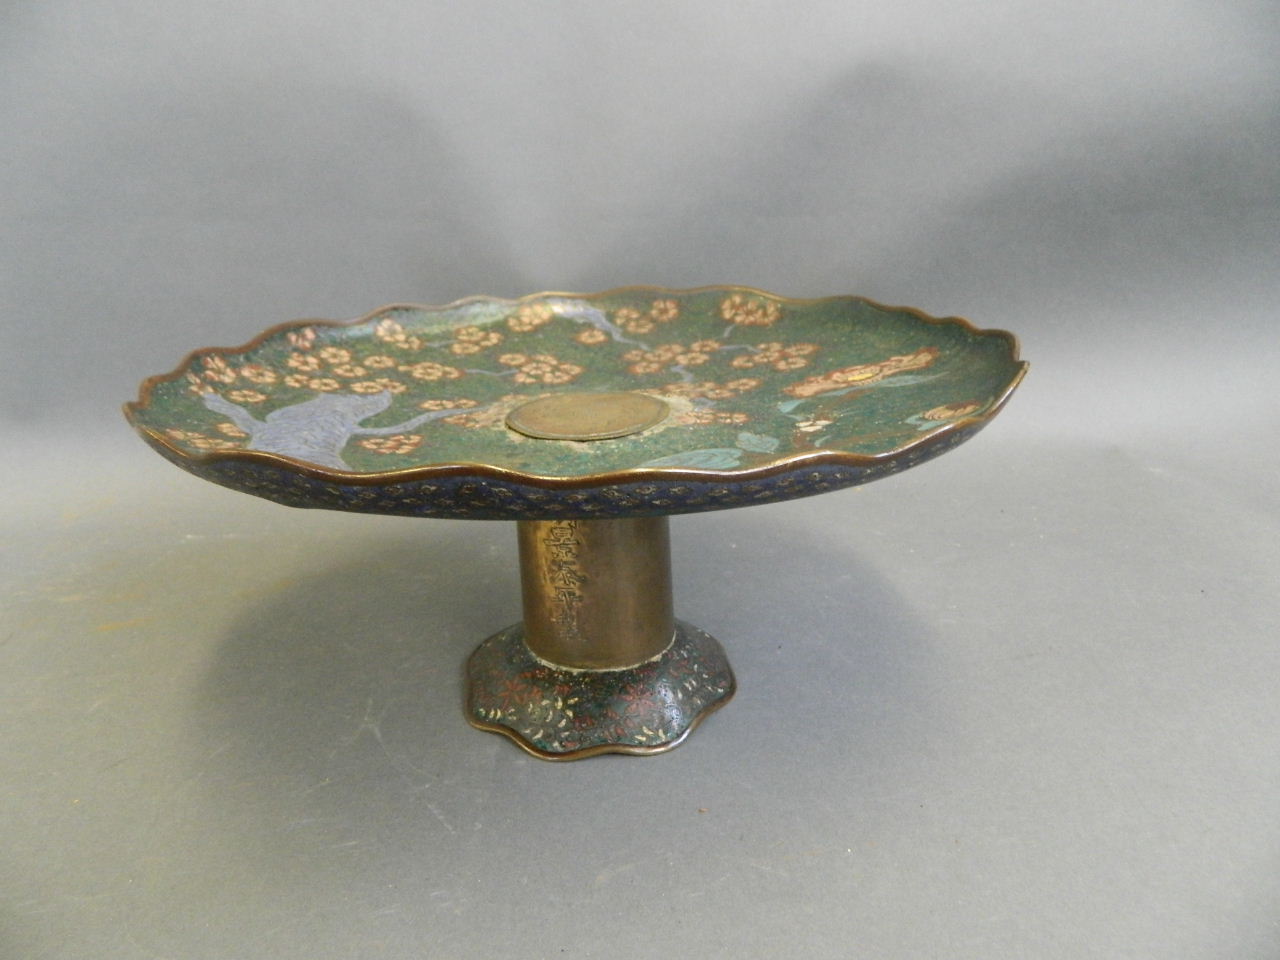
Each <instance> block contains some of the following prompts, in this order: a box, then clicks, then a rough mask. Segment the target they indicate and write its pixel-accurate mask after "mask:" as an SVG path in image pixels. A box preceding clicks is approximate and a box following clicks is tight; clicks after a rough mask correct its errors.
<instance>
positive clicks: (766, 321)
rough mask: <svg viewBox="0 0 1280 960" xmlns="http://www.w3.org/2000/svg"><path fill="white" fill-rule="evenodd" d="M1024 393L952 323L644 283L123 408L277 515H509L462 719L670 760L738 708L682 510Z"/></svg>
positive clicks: (409, 331)
mask: <svg viewBox="0 0 1280 960" xmlns="http://www.w3.org/2000/svg"><path fill="white" fill-rule="evenodd" d="M1025 372H1026V364H1025V363H1023V362H1022V361H1021V360H1019V359H1018V348H1017V343H1016V341H1015V340H1014V338H1013V336H1012V335H1010V334H1008V333H1004V332H1003V331H999V330H978V329H976V328H974V327H973V326H971V325H970V324H969V323H967V322H966V321H964V320H959V319H955V318H947V319H934V318H931V317H927V316H925V315H924V314H921V313H919V312H917V311H915V310H910V309H906V308H903V307H884V306H880V305H878V304H875V303H871V302H870V301H868V300H862V299H859V298H856V297H831V298H827V299H822V300H791V299H786V298H783V297H776V296H773V295H772V294H768V293H764V292H763V291H760V290H753V289H749V288H745V287H716V288H707V289H701V290H662V289H656V288H640V287H634V288H628V289H623V290H614V291H611V292H608V293H600V294H591V295H571V294H549V293H548V294H538V295H536V296H531V297H525V298H523V299H521V300H498V299H494V298H490V297H478V298H474V299H471V300H463V301H459V302H458V303H454V304H451V305H449V306H444V307H418V306H391V307H384V308H382V309H381V310H377V311H375V312H374V313H371V314H369V315H368V316H367V317H364V318H362V319H360V320H356V321H354V322H351V323H345V324H344V323H331V322H327V321H299V322H296V323H290V324H285V325H283V326H279V327H275V328H273V329H271V330H268V331H267V332H266V333H264V334H262V335H261V336H259V337H258V338H257V339H255V340H253V341H251V342H250V343H248V344H245V345H244V346H242V347H235V348H227V349H207V350H198V351H196V352H195V353H193V354H191V355H190V356H189V357H188V358H187V359H186V360H185V361H184V362H183V363H182V365H181V366H180V367H179V368H178V369H177V370H175V371H173V372H172V373H168V374H164V375H162V376H157V377H152V378H151V379H149V380H146V381H145V382H144V383H143V385H142V391H141V396H140V397H139V399H138V401H137V402H135V403H131V404H129V405H128V406H127V407H126V415H127V416H128V418H129V420H130V422H131V423H132V424H133V425H134V427H135V428H136V429H137V430H138V431H139V432H140V433H141V434H142V436H143V437H144V438H145V439H146V440H147V442H148V443H150V444H151V446H152V447H154V448H155V449H156V450H157V451H159V453H160V454H161V455H163V456H164V457H166V458H168V459H169V460H171V461H172V462H173V463H175V464H177V465H178V466H180V467H182V468H183V469H185V470H188V471H190V472H191V473H194V474H196V475H197V476H200V477H203V478H205V479H206V480H211V481H213V482H214V483H219V484H222V485H224V486H227V487H232V488H235V489H237V490H242V491H244V492H245V493H251V494H254V495H256V496H260V497H266V498H268V499H270V500H274V501H276V502H278V503H283V504H288V505H290V506H297V507H324V508H330V509H335V510H355V511H362V512H366V513H389V514H400V515H407V516H420V517H467V518H473V519H485V520H493V519H505V520H515V521H517V537H516V539H517V543H518V547H519V556H520V578H521V604H522V608H523V619H522V620H521V621H520V622H518V623H515V624H512V625H511V626H508V627H507V628H505V629H503V630H501V631H499V632H498V633H495V634H494V635H492V636H491V637H489V638H488V639H487V640H485V641H484V642H483V643H482V644H481V645H480V646H479V647H478V648H477V649H476V651H475V652H474V653H473V654H472V656H471V658H470V660H469V661H468V664H467V701H466V702H467V706H466V710H467V719H468V721H469V722H470V723H471V724H472V725H473V726H475V727H478V728H480V729H482V730H489V731H493V732H496V733H500V734H503V735H504V736H507V737H509V738H511V739H512V740H513V741H514V742H515V743H517V744H518V745H519V746H520V747H521V748H523V749H524V750H526V751H527V752H529V753H531V754H533V755H534V756H537V757H541V758H543V759H548V760H575V759H579V758H582V757H589V756H593V755H595V754H599V753H627V754H652V753H662V752H664V751H667V750H670V749H672V748H673V747H675V746H678V745H679V744H681V743H683V742H684V741H685V739H686V738H687V737H688V735H689V734H690V732H691V731H692V730H693V729H694V728H695V727H696V726H697V725H698V724H699V723H700V722H701V721H702V720H704V719H705V718H706V717H708V716H709V715H711V714H712V713H714V712H715V711H716V710H718V709H719V708H720V707H722V706H723V705H724V704H725V703H727V702H728V701H729V699H730V698H731V697H732V696H733V693H734V690H735V689H736V680H735V678H734V675H733V671H732V669H731V668H730V666H729V661H728V658H727V656H726V655H725V651H724V649H723V648H722V647H721V645H720V643H719V641H718V640H716V638H714V637H712V636H710V635H709V634H707V633H705V632H704V631H702V630H700V629H698V628H697V627H695V626H691V625H690V624H687V623H683V622H682V621H680V620H677V619H676V618H675V615H674V609H673V603H672V587H671V561H670V538H669V532H668V515H670V514H678V513H688V512H693V511H701V510H719V509H724V508H727V507H739V506H749V505H752V504H758V503H769V502H772V501H778V500H788V499H792V498H795V497H802V496H808V495H810V494H815V493H822V492H824V491H827V490H835V489H839V488H841V487H848V486H852V485H854V484H858V483H865V482H867V481H868V480H874V479H876V478H877V477H882V476H885V475H887V474H890V473H895V472H897V471H899V470H903V469H905V468H907V467H911V466H914V465H915V464H918V463H921V462H923V461H924V460H927V459H929V458H931V457H934V456H937V455H938V454H940V453H943V452H945V451H946V450H949V449H951V448H952V447H954V446H956V445H957V444H959V443H961V442H963V441H965V440H967V439H968V438H970V437H972V436H973V435H974V434H975V433H976V432H977V431H978V430H980V429H982V427H983V426H985V425H986V424H987V423H988V422H990V420H991V418H992V417H994V416H995V415H996V413H997V412H999V410H1000V409H1001V408H1002V407H1003V406H1004V404H1005V402H1006V401H1007V400H1008V399H1009V396H1010V395H1011V394H1012V392H1013V390H1014V389H1015V388H1016V387H1017V385H1018V383H1019V381H1020V380H1021V379H1022V376H1023V374H1024V373H1025ZM779 706H780V705H775V707H774V708H772V709H775V710H776V709H778V707H779ZM837 706H838V705H837ZM827 712H831V713H836V714H838V713H839V710H838V708H837V709H835V710H832V711H827Z"/></svg>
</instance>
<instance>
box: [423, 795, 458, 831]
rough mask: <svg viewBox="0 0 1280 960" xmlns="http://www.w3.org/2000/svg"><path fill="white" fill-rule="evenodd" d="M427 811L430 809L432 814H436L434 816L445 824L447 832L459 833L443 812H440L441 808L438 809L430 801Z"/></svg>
mask: <svg viewBox="0 0 1280 960" xmlns="http://www.w3.org/2000/svg"><path fill="white" fill-rule="evenodd" d="M427 809H428V810H430V811H431V812H432V814H434V815H435V818H436V819H437V820H439V821H440V822H441V823H443V824H444V828H445V829H446V830H448V831H449V832H450V833H457V832H458V831H457V830H455V829H454V828H453V824H452V823H450V822H449V820H448V818H447V817H446V816H445V815H444V814H443V813H441V812H440V808H439V807H437V806H436V805H435V804H434V803H432V802H431V801H430V800H428V801H427Z"/></svg>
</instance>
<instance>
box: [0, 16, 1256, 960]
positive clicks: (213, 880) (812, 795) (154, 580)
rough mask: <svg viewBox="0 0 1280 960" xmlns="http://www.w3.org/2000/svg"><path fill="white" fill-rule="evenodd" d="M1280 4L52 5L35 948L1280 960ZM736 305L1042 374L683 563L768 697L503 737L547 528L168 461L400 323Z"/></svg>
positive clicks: (37, 538)
mask: <svg viewBox="0 0 1280 960" xmlns="http://www.w3.org/2000/svg"><path fill="white" fill-rule="evenodd" d="M1277 9H1278V8H1277V7H1276V5H1275V4H1274V3H1270V2H1252V3H1250V2H1219V3H1210V2H1204V0H1201V2H1191V0H1184V2H1166V3H1156V2H1145V3H1125V4H1117V3H1114V2H1106V3H1104V2H1094V0H1075V2H1070V3H1066V2H1031V0H1026V2H1015V0H993V2H990V3H984V4H972V3H969V4H944V3H940V2H927V0H916V2H899V3H894V4H864V3H836V2H811V3H802V4H798V5H790V4H782V3H749V2H742V0H739V2H734V3H727V2H698V3H693V2H686V3H674V2H657V3H654V2H650V3H614V2H594V3H585V2H580V3H575V2H567V0H559V2H538V3H533V2H527V3H516V2H472V3H465V4H464V3H456V4H443V3H408V2H405V3H392V2H372V3H362V4H352V3H349V2H342V3H339V2H316V3H271V4H261V3H254V4H250V3H245V2H225V3H216V4H213V3H203V4H195V3H166V4H150V3H142V2H136V0H135V2H129V0H121V2H115V3H109V2H102V3H91V2H82V0H66V2H49V3H22V4H19V3H10V4H7V5H5V7H4V9H3V12H2V13H0V58H2V59H0V64H2V74H0V81H2V83H0V98H2V99H0V129H3V131H4V135H3V138H2V140H0V158H3V163H2V164H0V203H3V211H2V213H3V216H2V217H0V258H2V259H0V262H2V263H3V264H4V268H3V272H2V274H0V323H3V325H4V326H3V330H2V331H0V334H2V340H0V342H2V343H3V347H2V349H3V376H2V377H0V402H2V404H3V407H2V408H0V415H2V417H3V421H2V422H3V426H4V430H5V448H6V451H7V452H8V455H7V456H6V457H5V458H4V459H3V460H2V461H0V474H2V475H3V483H4V487H3V489H4V491H5V496H4V513H3V528H2V529H3V537H4V543H5V545H6V555H7V558H8V559H7V562H6V564H5V566H4V570H3V573H2V574H0V588H2V589H3V609H4V614H3V617H4V620H3V631H2V633H0V825H2V826H3V831H2V834H0V956H3V957H5V958H8V957H13V958H59V960H61V958H111V960H114V958H122V960H123V958H129V960H133V958H170V957H172V958H259V957H261V958H294V957H297V958H329V957H333V958H347V957H351V958H371V957H392V958H400V957H406V958H407V957H433V958H434V957H442V958H448V957H471V956H477V957H479V956H486V957H493V956H499V957H501V956H512V955H516V954H519V955H521V956H535V957H555V956H572V957H606V956H608V957H618V958H622V957H637V958H640V957H644V958H648V957H653V956H661V955H666V954H669V953H678V954H679V955H682V956H730V955H732V956H748V957H756V956H759V957H772V956H780V955H796V956H813V957H838V958H844V957H854V956H857V957H863V956H866V957H940V958H984V960H987V958H991V957H1037V958H1057V957H1062V958H1081V957H1105V958H1116V957H1135V958H1202V957H1203V958H1210V957H1212V958H1219V957H1220V958H1276V957H1280V819H1278V818H1277V810H1278V805H1277V797H1278V796H1280V702H1278V699H1277V696H1276V681H1277V678H1278V677H1280V649H1278V648H1277V644H1276V639H1277V636H1278V635H1280V600H1278V598H1277V593H1278V590H1277V573H1276V571H1277V566H1278V564H1280V548H1278V547H1277V543H1278V539H1277V535H1278V534H1280V507H1278V504H1280V482H1278V481H1277V468H1280V442H1278V441H1277V440H1276V430H1277V427H1280V416H1278V413H1280V406H1278V404H1277V401H1276V397H1275V389H1274V386H1273V385H1272V384H1273V382H1274V376H1275V370H1276V367H1277V362H1278V361H1280V337H1278V336H1277V332H1276V329H1275V310H1274V306H1273V305H1274V303H1275V302H1276V295H1277V293H1280V290H1278V289H1277V288H1278V287H1280V283H1278V282H1277V273H1278V272H1277V270H1276V264H1277V262H1280V258H1278V256H1277V255H1278V254H1280V243H1278V242H1277V240H1278V237H1280V189H1278V187H1280V168H1278V165H1277V156H1278V148H1280V110H1278V106H1280V71H1278V70H1277V67H1276V62H1277V52H1278V51H1280V44H1278V42H1277V41H1278V39H1280V36H1278V35H1280V15H1278V14H1277ZM646 282H647V283H657V284H663V285H668V286H676V287H679V286H694V285H701V284H706V283H713V282H739V283H747V284H751V285H755V286H760V287H764V288H766V289H771V290H775V291H777V292H779V293H783V294H789V295H796V296H819V295H824V294H835V293H846V292H856V293H861V294H863V295H866V296H870V297H872V298H875V299H878V300H882V301H886V302H891V303H910V304H912V305H914V306H918V307H920V308H923V309H925V310H927V311H929V312H931V313H935V314H961V315H965V316H968V317H970V318H971V319H973V320H974V321H975V322H976V323H978V324H979V325H981V326H994V327H1005V328H1008V329H1011V330H1014V331H1016V332H1017V333H1019V334H1020V336H1021V338H1022V340H1023V345H1024V354H1025V355H1026V356H1027V358H1028V359H1030V360H1031V361H1032V364H1033V367H1032V371H1031V374H1030V375H1029V377H1028V379H1027V381H1026V383H1025V384H1024V386H1023V388H1022V390H1021V391H1020V392H1019V394H1018V395H1017V396H1015V397H1014V399H1013V401H1012V402H1011V404H1010V406H1009V409H1008V410H1007V411H1006V412H1005V413H1004V414H1003V415H1002V416H1001V417H1000V418H999V419H998V420H997V421H996V423H995V424H993V425H992V426H991V428H990V429H989V430H987V431H986V432H985V433H984V434H983V435H982V436H981V437H979V438H978V439H977V440H976V441H975V442H974V443H972V444H969V445H967V446H965V447H963V448H962V449H960V450H958V451H956V452H955V453H954V454H951V455H949V456H947V457H946V458H944V459H942V460H939V461H937V462H935V463H933V464H930V465H927V466H925V467H923V468H921V469H919V470H916V471H911V472H909V473H907V474H904V475H902V476H900V477H895V478H892V479H890V480H889V481H887V482H883V483H876V484H872V485H870V486H868V487H865V488H862V489H860V490H856V491H846V492H842V493H838V494H832V495H829V496H825V497H819V498H816V499H813V500H805V501H797V502H794V503H788V504H780V505H776V506H771V507H763V508H757V509H752V510H739V511H731V512H727V513H721V514H707V515H701V516H694V517H686V518H681V519H678V520H676V521H675V522H674V523H673V533H674V540H675V543H674V546H675V551H676V577H677V590H678V594H677V604H678V608H679V611H680V614H681V616H683V617H684V618H685V619H688V620H691V621H693V622H695V623H698V624H699V625H700V626H702V627H704V628H705V629H707V630H709V631H711V632H712V633H714V634H716V635H717V636H719V637H720V638H721V639H722V640H723V641H725V643H726V645H727V646H728V647H729V649H730V653H731V656H732V658H733V662H734V665H735V667H736V670H737V672H738V678H739V683H740V693H739V695H738V698H737V699H736V700H735V702H734V703H733V704H732V705H731V706H730V707H729V708H728V709H726V710H725V711H723V712H722V713H719V714H717V715H716V716H715V717H714V718H713V719H712V720H710V721H709V722H708V723H707V724H706V725H705V726H704V727H703V728H701V729H700V730H699V731H698V732H697V733H696V734H695V736H694V737H693V738H692V739H691V740H690V742H689V743H688V744H687V745H686V746H684V747H682V748H681V749H679V750H677V751H675V752H673V753H671V754H667V755H665V756H662V757H658V758H653V759H646V760H636V759H632V758H618V757H605V758H598V759H595V760H590V761H586V762H583V763H578V764H568V765H553V764H546V763H542V762H539V761H536V760H533V759H531V758H528V757H526V756H525V755H523V754H522V753H520V752H519V751H518V750H516V749H515V748H514V747H513V746H512V745H510V744H509V743H508V742H507V741H505V740H503V739H501V738H498V737H494V736H490V735H487V734H483V733H480V732H477V731H473V730H471V729H470V728H469V727H468V726H467V725H466V724H465V721H464V720H463V717H462V713H461V709H460V704H459V700H460V689H459V688H460V675H459V674H460V667H461V663H462V661H463V659H464V658H465V656H466V654H467V653H468V651H469V650H470V649H471V648H472V646H474V644H475V643H477V642H478V641H479V640H480V639H481V638H483V637H484V636H486V635H487V634H489V633H491V632H493V631H494V630H497V629H499V628H501V627H502V626H505V625H506V624H507V623H508V622H510V621H512V620H514V619H516V617H517V615H518V614H517V606H518V604H517V596H518V584H517V579H516V570H515V553H514V531H513V530H512V529H511V528H510V527H509V526H508V525H504V524H486V523H471V524H467V523H461V522H446V521H432V522H430V523H412V522H409V521H405V520H396V519H389V518H377V517H361V516H345V515H341V514H336V513H335V514H324V513H311V512H302V511H289V510H284V509H281V508H279V507H277V506H275V505H273V504H269V503H267V502H265V501H259V500H255V499H252V498H249V497H245V496H240V495H237V494H234V493H231V492H229V491H225V490H222V489H220V488H216V487H213V486H210V485H206V484H201V483H199V482H198V481H196V480H194V479H192V478H190V477H186V476H184V475H182V474H181V473H179V472H178V471H175V470H173V469H172V468H171V467H169V466H168V465H167V464H165V463H163V462H162V461H161V460H160V459H159V458H157V457H155V456H154V455H153V454H151V453H150V452H149V451H148V450H146V448H145V447H144V446H143V445H142V444H141V443H140V442H139V441H138V440H137V439H136V438H134V437H133V436H132V435H131V434H130V433H129V431H128V430H127V428H126V427H125V425H124V424H123V422H122V421H121V420H120V418H119V415H118V404H119V403H120V402H121V401H123V400H125V399H128V398H129V397H131V396H132V395H133V393H134V390H135V387H136V383H137V381H138V380H140V379H141V378H142V377H143V376H145V375H148V374H151V373H155V372H159V371H162V370H167V369H170V368H171V367H172V366H173V365H174V364H175V363H176V362H177V360H178V359H179V358H180V356H181V355H182V354H183V353H185V352H186V351H187V350H188V349H190V348H192V347H195V346H200V345H205V344H210V343H221V344H232V343H239V342H242V341H244V340H246V339H248V338H249V337H250V336H252V335H253V334H255V333H256V332H258V331H259V330H260V329H262V328H263V327H265V326H267V325H269V324H273V323H276V322H279V321H281V320H286V319H291V318H294V317H298V316H320V317H333V318H342V317H350V316H355V315H357V314H361V313H364V312H366V311H368V310H370V309H372V308H374V307H376V306H379V305H381V304H383V303H386V302H390V301H397V300H409V301H419V302H435V303H439V302H446V301H449V300H451V299H454V298H457V297H460V296H464V295H469V294H475V293H491V294H496V295H519V294H523V293H529V292H533V291H535V290H541V289H561V290H580V291H589V290H594V289H602V288H607V287H611V286H615V285H619V284H629V283H646Z"/></svg>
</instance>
